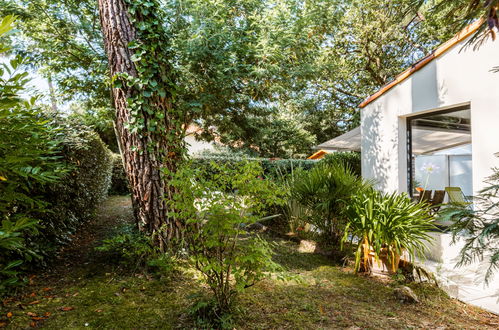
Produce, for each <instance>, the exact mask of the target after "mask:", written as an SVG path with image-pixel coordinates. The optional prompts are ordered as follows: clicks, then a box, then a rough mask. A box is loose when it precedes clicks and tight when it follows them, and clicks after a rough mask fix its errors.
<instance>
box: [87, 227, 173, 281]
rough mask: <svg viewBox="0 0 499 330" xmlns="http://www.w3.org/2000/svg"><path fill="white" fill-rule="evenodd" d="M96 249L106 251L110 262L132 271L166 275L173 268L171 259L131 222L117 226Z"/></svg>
mask: <svg viewBox="0 0 499 330" xmlns="http://www.w3.org/2000/svg"><path fill="white" fill-rule="evenodd" d="M96 250H97V251H101V252H106V253H107V257H108V259H109V260H110V261H111V262H114V263H119V264H120V265H122V266H124V267H125V268H126V269H129V270H131V271H132V272H135V271H137V270H138V269H141V270H144V271H147V272H150V273H156V274H158V275H166V274H169V273H171V272H172V271H173V270H174V268H175V263H174V261H173V259H172V258H170V257H169V256H168V255H167V254H165V253H162V252H161V251H159V249H158V248H157V247H156V246H154V244H153V242H152V240H151V237H148V236H147V235H146V234H144V233H142V232H140V231H139V230H138V229H137V227H136V226H134V225H131V224H127V225H124V226H123V227H121V228H119V233H117V234H116V235H114V236H113V237H111V238H108V239H105V240H104V241H103V242H102V245H100V246H98V247H97V248H96Z"/></svg>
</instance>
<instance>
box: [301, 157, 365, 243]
mask: <svg viewBox="0 0 499 330" xmlns="http://www.w3.org/2000/svg"><path fill="white" fill-rule="evenodd" d="M370 187H371V184H370V183H369V182H367V181H365V180H363V179H362V178H359V177H358V176H357V175H355V174H354V172H353V171H352V170H351V169H350V168H349V167H347V166H346V165H344V164H343V163H341V162H340V163H335V164H319V165H317V166H316V167H314V168H313V169H312V170H310V171H309V172H306V173H303V174H302V176H301V177H300V178H299V179H297V180H296V181H295V182H294V185H293V188H292V192H291V194H292V197H293V198H294V199H295V200H297V201H298V202H299V203H300V204H301V205H303V206H305V207H307V208H308V209H309V210H310V214H311V217H310V221H311V223H312V224H313V225H314V226H315V227H317V229H318V231H319V232H320V234H321V236H323V237H324V238H327V239H328V240H329V241H330V242H331V243H332V244H339V243H340V240H341V237H342V235H343V231H344V229H345V225H346V221H345V215H344V209H345V205H347V204H348V203H349V200H350V199H351V198H352V197H353V196H354V195H356V194H359V193H362V192H364V191H366V190H368V189H370Z"/></svg>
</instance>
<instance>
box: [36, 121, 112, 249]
mask: <svg viewBox="0 0 499 330" xmlns="http://www.w3.org/2000/svg"><path fill="white" fill-rule="evenodd" d="M61 124H62V123H61ZM63 134H64V137H65V138H64V141H63V143H62V147H63V148H62V152H61V154H60V157H61V159H63V160H64V161H65V162H66V164H67V166H68V167H69V168H70V169H71V170H70V172H69V173H67V174H66V175H65V176H64V178H63V180H60V181H58V182H55V183H52V184H50V185H45V186H43V187H33V190H32V193H33V194H39V195H40V196H41V197H42V198H43V200H44V201H45V202H48V203H50V205H51V207H50V211H51V212H49V213H46V214H41V215H40V219H41V225H42V229H41V230H40V235H39V236H37V237H34V238H32V239H31V243H32V248H33V249H36V251H37V253H39V254H40V255H49V254H50V253H51V252H52V251H54V250H55V249H56V248H57V246H58V245H59V244H64V243H67V242H68V241H69V240H70V235H72V234H73V233H74V232H75V231H76V229H77V227H78V226H79V225H81V224H82V223H83V222H85V221H88V220H89V219H91V218H92V217H93V216H94V214H95V210H96V208H97V206H98V205H99V204H100V203H101V202H102V201H103V200H104V199H105V198H106V197H107V192H108V190H109V187H110V184H111V171H112V165H113V164H112V156H111V152H110V151H109V149H107V147H106V146H105V144H104V143H103V142H102V140H101V139H100V137H99V135H97V134H96V133H95V132H93V131H92V130H90V129H88V128H86V127H81V126H78V125H77V124H74V123H64V130H63Z"/></svg>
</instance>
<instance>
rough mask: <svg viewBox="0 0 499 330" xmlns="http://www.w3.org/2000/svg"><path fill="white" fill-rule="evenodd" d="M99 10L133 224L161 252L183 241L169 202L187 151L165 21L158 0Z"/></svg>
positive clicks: (105, 4)
mask: <svg viewBox="0 0 499 330" xmlns="http://www.w3.org/2000/svg"><path fill="white" fill-rule="evenodd" d="M99 12H100V20H101V26H102V33H103V38H104V45H105V50H106V53H107V56H108V59H109V73H110V76H111V84H112V96H113V106H114V108H115V111H116V119H115V124H116V130H117V133H118V135H119V141H120V145H121V148H122V156H123V158H124V164H125V170H126V173H127V177H128V180H129V182H130V187H131V190H132V200H133V205H134V212H135V218H136V221H137V224H138V226H139V228H140V229H141V230H143V231H147V232H148V233H149V234H151V235H153V237H154V239H155V242H156V243H157V244H158V245H159V246H160V247H161V248H162V249H164V248H166V247H167V246H168V245H170V244H171V243H172V242H173V241H174V240H175V239H177V240H180V239H182V228H183V225H182V223H181V222H180V221H179V220H177V219H176V218H175V212H173V210H171V209H169V205H171V203H167V200H172V199H173V195H174V194H175V188H174V187H172V186H171V185H169V184H168V182H169V179H170V178H171V176H172V175H173V173H175V172H176V169H177V168H178V166H179V164H180V162H181V161H182V159H183V158H184V155H185V150H186V148H185V143H184V136H185V129H184V128H185V127H186V125H185V119H184V118H185V116H184V115H183V114H182V113H180V112H178V111H176V109H175V107H174V96H175V79H174V73H173V70H172V66H171V64H170V58H171V56H170V54H171V50H170V46H169V45H170V43H169V37H168V32H167V29H166V28H165V26H164V22H165V20H164V17H162V10H161V8H160V6H159V4H158V3H157V1H156V0H99Z"/></svg>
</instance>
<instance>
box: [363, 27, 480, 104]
mask: <svg viewBox="0 0 499 330" xmlns="http://www.w3.org/2000/svg"><path fill="white" fill-rule="evenodd" d="M482 23H483V21H482V20H477V21H476V22H474V23H472V24H470V25H468V26H467V27H466V28H464V29H463V30H462V31H461V32H459V33H458V34H456V35H455V36H454V37H453V38H452V39H450V40H448V41H446V42H444V43H443V44H442V45H440V47H438V48H437V49H435V50H434V51H433V52H432V53H431V54H430V55H428V56H426V57H424V58H423V59H421V60H419V61H418V62H417V63H415V64H413V65H412V66H411V67H410V68H408V69H406V70H405V71H404V72H402V73H400V74H399V75H398V76H396V77H395V79H394V80H392V81H391V82H389V83H388V84H386V85H385V86H383V87H381V89H380V90H379V91H377V92H376V93H374V94H372V95H371V96H369V97H368V98H367V99H365V100H364V102H362V103H361V104H360V105H359V108H364V107H365V106H367V105H368V104H369V103H371V102H373V101H374V100H376V99H377V98H379V97H380V96H382V95H383V94H385V93H386V92H388V91H389V90H390V89H392V88H393V87H395V86H396V85H398V84H400V83H401V82H403V81H404V80H406V79H407V78H409V77H410V76H411V75H412V74H413V73H415V72H417V71H419V70H421V69H422V68H424V67H425V66H426V65H427V64H428V63H430V62H431V61H433V60H434V59H436V58H438V57H440V56H442V55H443V54H445V53H446V52H447V51H448V50H449V49H451V48H452V47H454V46H455V45H457V44H459V43H460V42H461V41H463V40H465V39H467V38H468V37H469V36H471V35H472V34H473V33H475V32H476V31H477V30H478V29H479V28H480V26H481V24H482Z"/></svg>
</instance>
